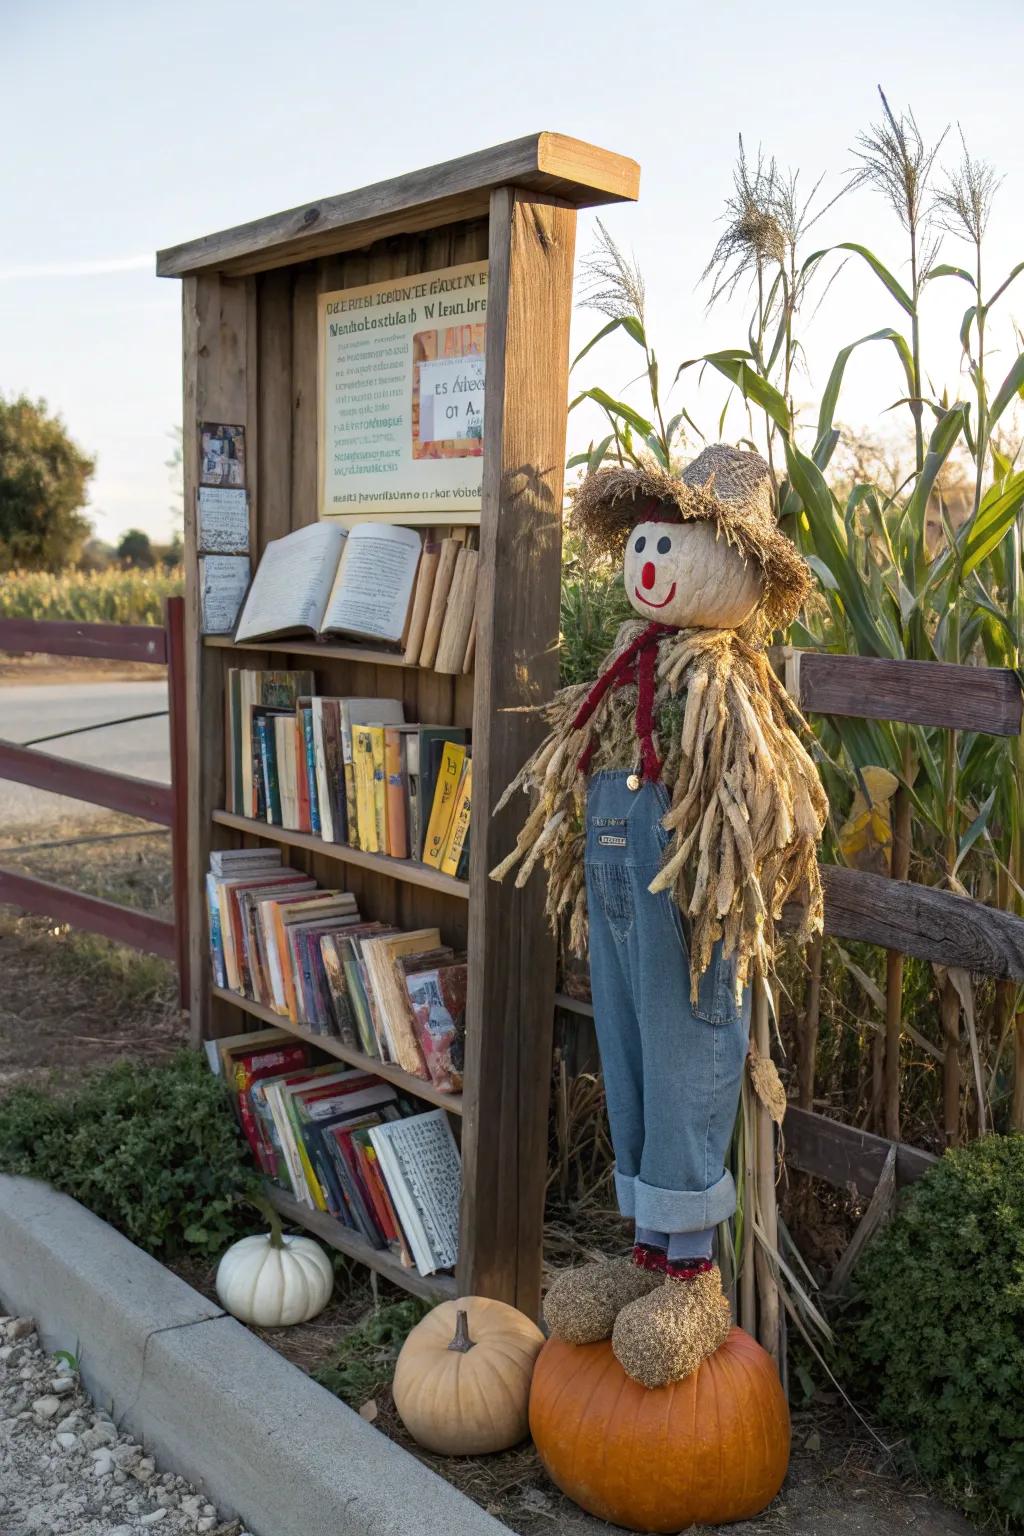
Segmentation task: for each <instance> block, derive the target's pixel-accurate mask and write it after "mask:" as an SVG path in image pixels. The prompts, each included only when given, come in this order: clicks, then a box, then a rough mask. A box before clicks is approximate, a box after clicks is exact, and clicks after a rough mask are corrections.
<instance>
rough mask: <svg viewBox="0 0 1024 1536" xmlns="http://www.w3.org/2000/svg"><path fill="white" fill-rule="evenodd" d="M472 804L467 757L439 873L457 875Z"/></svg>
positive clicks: (471, 785)
mask: <svg viewBox="0 0 1024 1536" xmlns="http://www.w3.org/2000/svg"><path fill="white" fill-rule="evenodd" d="M472 805H473V760H472V758H469V757H467V759H466V761H465V765H464V766H463V769H462V782H461V783H460V785H459V788H458V791H457V792H456V796H455V810H454V812H453V815H452V824H451V830H450V831H449V833H448V841H447V842H446V844H445V849H444V853H443V855H442V857H441V873H442V874H443V875H457V874H458V872H459V865H460V864H461V862H462V852H463V849H464V848H465V846H466V839H467V838H468V836H469V815H470V811H471V809H472Z"/></svg>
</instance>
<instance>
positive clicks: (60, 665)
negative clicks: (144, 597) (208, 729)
mask: <svg viewBox="0 0 1024 1536" xmlns="http://www.w3.org/2000/svg"><path fill="white" fill-rule="evenodd" d="M166 676H167V668H166V667H158V666H155V665H154V664H153V663H152V662H144V661H139V662H136V661H94V660H92V659H91V658H90V657H88V656H43V655H41V654H36V653H35V652H33V653H32V654H31V655H29V656H7V655H0V683H8V684H9V683H66V682H76V683H155V682H159V681H160V679H161V678H164V677H166Z"/></svg>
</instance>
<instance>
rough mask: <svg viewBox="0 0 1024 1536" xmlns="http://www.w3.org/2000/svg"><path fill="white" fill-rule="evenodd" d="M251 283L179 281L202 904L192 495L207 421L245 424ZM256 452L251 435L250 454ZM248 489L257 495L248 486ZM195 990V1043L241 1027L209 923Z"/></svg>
mask: <svg viewBox="0 0 1024 1536" xmlns="http://www.w3.org/2000/svg"><path fill="white" fill-rule="evenodd" d="M246 315H247V305H246V281H245V280H244V279H238V278H226V277H221V276H220V275H218V274H217V273H216V272H213V273H201V274H200V275H199V276H196V277H186V278H185V280H184V282H183V284H182V347H183V356H184V415H183V417H182V423H183V427H182V459H183V467H184V472H185V560H186V569H187V570H188V572H189V580H188V581H187V583H186V589H185V646H184V650H185V678H186V688H187V694H188V699H189V708H188V711H187V715H186V758H187V763H186V775H187V783H188V887H189V891H190V893H191V899H192V901H193V902H194V903H195V907H194V909H193V912H194V915H195V914H197V913H198V912H200V911H202V902H201V893H202V891H203V888H204V881H205V877H206V871H207V869H208V868H209V862H210V848H211V846H212V835H211V834H212V823H211V817H212V815H213V812H214V811H215V810H220V809H221V808H222V807H223V805H224V730H223V721H224V697H223V686H222V681H223V669H222V662H221V657H220V655H219V654H218V653H217V652H215V651H209V650H207V649H206V648H205V647H204V645H203V638H202V626H201V623H200V593H199V581H198V579H197V572H198V563H199V557H198V550H197V538H196V496H197V492H198V488H199V453H200V432H201V429H202V423H203V422H204V421H222V422H229V423H231V424H232V425H238V426H246V427H247V417H246V404H247V401H246ZM254 449H255V444H254V442H253V441H252V437H251V434H250V433H249V431H248V428H247V432H246V455H247V457H248V456H251V455H252V454H253V451H254ZM250 495H251V492H250ZM188 968H189V989H190V999H191V1007H190V1011H191V1016H192V1040H193V1043H194V1044H196V1045H198V1044H199V1042H200V1040H202V1039H204V1038H206V1037H208V1036H216V1035H218V1034H222V1035H223V1034H228V1033H230V1031H231V1030H232V1029H233V1028H235V1027H236V1022H237V1021H236V1019H235V1018H234V1016H233V1015H232V1014H231V1012H230V1010H228V1009H226V1008H225V1007H224V1005H223V1004H221V1003H219V1002H218V1001H217V1000H216V999H215V998H213V997H211V995H210V959H209V951H208V948H207V936H206V923H205V920H204V921H194V922H192V923H191V924H190V925H189V967H188Z"/></svg>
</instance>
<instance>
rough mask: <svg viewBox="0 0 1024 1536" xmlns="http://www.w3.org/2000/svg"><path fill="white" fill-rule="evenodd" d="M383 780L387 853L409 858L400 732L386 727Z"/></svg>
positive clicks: (400, 857)
mask: <svg viewBox="0 0 1024 1536" xmlns="http://www.w3.org/2000/svg"><path fill="white" fill-rule="evenodd" d="M384 778H385V797H386V800H387V838H388V843H387V847H388V853H390V855H391V857H392V858H394V859H407V858H408V857H409V838H408V832H407V828H406V818H405V784H404V782H403V779H402V732H401V731H397V730H395V728H394V726H388V727H387V729H386V730H385V731H384Z"/></svg>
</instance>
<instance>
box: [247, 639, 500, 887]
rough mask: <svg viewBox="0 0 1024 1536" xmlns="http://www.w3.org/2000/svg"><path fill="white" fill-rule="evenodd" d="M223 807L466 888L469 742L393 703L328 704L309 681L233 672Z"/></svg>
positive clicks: (304, 676)
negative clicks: (412, 862) (434, 873)
mask: <svg viewBox="0 0 1024 1536" xmlns="http://www.w3.org/2000/svg"><path fill="white" fill-rule="evenodd" d="M226 700H227V709H226V713H227V719H226V738H225V739H226V743H227V761H226V780H227V800H228V805H227V808H228V810H229V811H233V812H235V813H236V814H237V815H241V816H249V817H253V818H255V819H256V820H259V821H266V822H268V823H270V824H271V825H272V826H279V827H283V828H285V829H287V830H289V831H293V832H309V833H311V834H312V835H313V836H315V837H321V838H323V839H324V840H325V842H329V843H342V844H347V845H348V846H349V847H352V848H360V849H363V850H364V851H365V852H367V853H384V854H388V855H390V856H391V857H392V858H396V859H417V860H421V861H422V862H423V863H425V864H428V865H430V866H431V867H432V868H434V869H437V870H440V871H441V872H442V873H443V874H447V875H454V876H457V877H458V878H459V879H465V878H466V876H467V874H468V871H469V824H470V810H471V806H472V798H473V774H472V753H471V748H470V744H469V732H468V731H467V730H466V729H465V728H464V727H461V726H451V725H407V724H406V723H405V714H404V711H403V708H402V705H401V703H400V702H399V701H398V700H397V699H366V698H334V697H332V698H327V697H322V696H320V695H318V694H317V693H316V691H315V683H314V678H313V674H312V673H311V672H303V671H294V672H280V671H278V672H263V671H256V670H252V669H247V668H241V667H232V668H231V669H230V670H229V673H228V686H227V694H226Z"/></svg>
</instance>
